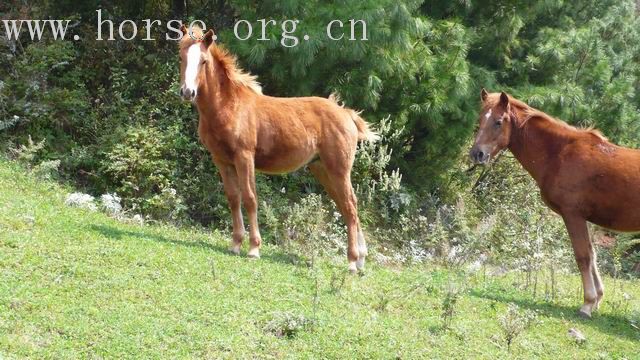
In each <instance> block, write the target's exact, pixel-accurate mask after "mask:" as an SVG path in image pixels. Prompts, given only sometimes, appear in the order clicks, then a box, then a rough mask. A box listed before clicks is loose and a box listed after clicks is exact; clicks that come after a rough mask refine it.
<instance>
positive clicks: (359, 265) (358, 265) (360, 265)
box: [356, 256, 364, 270]
mask: <svg viewBox="0 0 640 360" xmlns="http://www.w3.org/2000/svg"><path fill="white" fill-rule="evenodd" d="M356 268H357V269H358V270H362V269H364V256H361V257H360V258H359V259H358V261H356Z"/></svg>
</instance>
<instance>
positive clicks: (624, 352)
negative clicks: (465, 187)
mask: <svg viewBox="0 0 640 360" xmlns="http://www.w3.org/2000/svg"><path fill="white" fill-rule="evenodd" d="M64 198H65V191H64V189H62V188H60V187H59V186H57V185H53V184H50V183H45V182H40V181H37V180H35V179H34V178H32V177H31V176H28V175H25V172H24V171H23V170H21V169H19V168H18V167H16V166H15V165H13V164H11V163H7V162H3V161H0V358H23V357H31V358H89V357H91V358H178V357H179V358H185V357H186V358H256V357H257V358H339V359H345V358H385V359H390V358H396V357H397V358H404V359H415V358H487V359H493V358H510V357H512V358H532V357H537V358H554V359H558V358H615V359H619V358H628V359H632V358H639V357H640V355H639V352H640V331H639V330H637V329H635V328H634V327H633V326H632V325H631V322H630V319H631V317H632V315H631V314H632V312H633V311H634V310H635V311H639V310H640V304H639V301H638V299H640V283H638V282H637V281H615V282H614V280H612V279H610V278H606V279H605V283H606V286H607V291H608V292H607V297H606V300H605V302H604V305H603V307H602V309H601V310H600V312H598V313H596V314H595V316H594V318H593V319H592V320H583V319H581V318H579V317H578V316H577V315H576V309H577V307H578V305H579V303H580V294H581V291H580V287H579V286H580V285H579V281H578V278H577V277H576V276H573V275H571V276H569V275H566V276H563V279H562V280H561V282H560V284H559V285H558V287H559V296H558V297H557V298H556V299H555V300H553V301H547V300H545V299H544V298H543V295H542V294H541V293H543V292H544V291H543V290H540V289H541V288H542V287H543V285H540V286H539V289H538V294H537V296H535V297H534V296H533V294H532V291H531V290H530V289H529V290H524V289H523V288H522V286H521V285H520V284H521V283H522V281H521V278H522V275H521V274H513V273H510V274H508V275H504V276H489V275H486V274H487V273H490V272H489V271H488V270H486V269H481V270H479V271H477V272H475V273H473V274H468V273H467V274H465V273H463V272H462V271H460V270H458V271H454V270H446V269H442V268H438V267H435V266H432V265H428V266H426V265H423V266H414V267H405V268H385V267H380V266H375V265H373V266H370V267H369V268H368V270H367V272H366V273H365V275H363V276H349V275H347V274H346V262H345V261H343V259H340V261H332V260H329V259H321V260H320V261H318V262H317V264H316V266H315V267H312V268H310V267H308V266H307V265H306V264H305V263H304V262H299V261H295V260H296V258H295V256H293V255H290V254H287V253H285V252H283V251H282V250H281V249H278V248H275V247H270V246H265V248H264V250H263V258H262V259H261V260H259V261H252V260H249V259H247V258H245V257H238V256H232V255H230V254H228V253H227V252H226V250H225V249H226V244H227V239H226V238H225V236H222V235H220V234H217V233H213V234H211V233H210V232H207V231H200V230H184V229H176V228H173V227H169V226H137V225H131V224H124V223H121V222H118V221H116V220H113V219H110V218H109V217H107V216H105V215H103V214H100V213H98V212H90V211H87V210H81V209H75V208H69V207H66V206H65V205H64ZM452 288H456V289H460V291H461V293H460V295H459V297H457V298H456V297H455V296H452V295H450V290H449V289H452ZM625 293H626V295H623V294H625ZM448 294H449V295H448ZM446 299H449V300H453V301H449V302H448V303H450V304H452V305H451V306H450V308H451V309H452V310H453V317H452V321H451V326H450V329H448V330H447V329H444V328H443V320H442V314H443V306H445V305H446V303H447V301H445V300H446ZM456 299H457V301H455V300H456ZM627 299H628V300H627ZM509 303H514V304H516V305H518V306H519V309H520V310H519V313H522V314H524V313H525V312H526V311H528V310H531V311H535V313H536V314H537V318H536V320H535V321H534V322H533V323H532V324H531V326H530V327H529V328H527V329H526V330H524V331H523V332H522V333H521V334H520V335H519V336H518V337H517V338H515V340H514V341H513V343H512V345H511V346H510V348H509V347H508V346H507V341H506V340H505V337H504V334H503V331H502V329H503V326H502V325H501V322H500V318H501V317H502V316H503V314H504V313H505V311H506V309H507V306H508V304H509ZM443 304H445V305H443ZM287 314H288V315H287ZM301 324H302V325H301ZM570 328H576V329H578V330H579V331H581V332H582V333H583V334H584V335H585V337H586V338H587V340H586V342H584V343H582V344H578V343H576V342H575V341H574V340H573V339H572V338H570V337H569V336H568V335H567V331H568V330H569V329H570Z"/></svg>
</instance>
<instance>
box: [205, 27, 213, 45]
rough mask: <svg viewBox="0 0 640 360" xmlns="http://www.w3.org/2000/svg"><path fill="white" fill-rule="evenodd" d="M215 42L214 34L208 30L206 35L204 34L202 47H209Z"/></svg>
mask: <svg viewBox="0 0 640 360" xmlns="http://www.w3.org/2000/svg"><path fill="white" fill-rule="evenodd" d="M215 40H216V34H214V33H213V29H209V31H207V33H206V34H204V39H203V41H204V45H205V46H206V47H209V46H210V45H211V44H213V42H214V41H215Z"/></svg>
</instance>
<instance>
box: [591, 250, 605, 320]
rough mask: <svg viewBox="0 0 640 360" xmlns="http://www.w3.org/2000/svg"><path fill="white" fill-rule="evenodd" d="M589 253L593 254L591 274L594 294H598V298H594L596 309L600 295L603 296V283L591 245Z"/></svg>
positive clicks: (600, 299)
mask: <svg viewBox="0 0 640 360" xmlns="http://www.w3.org/2000/svg"><path fill="white" fill-rule="evenodd" d="M591 253H592V254H593V266H592V268H591V275H592V276H593V283H594V285H595V287H596V294H597V296H598V298H597V299H596V305H595V307H594V310H597V309H598V308H599V307H600V302H601V301H602V297H603V296H604V284H603V283H602V279H601V278H600V272H599V271H598V256H597V254H596V251H595V250H594V248H593V245H592V246H591Z"/></svg>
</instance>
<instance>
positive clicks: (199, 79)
mask: <svg viewBox="0 0 640 360" xmlns="http://www.w3.org/2000/svg"><path fill="white" fill-rule="evenodd" d="M181 30H182V40H180V96H182V98H183V99H184V100H186V101H194V100H195V98H196V96H198V89H200V87H201V86H202V85H203V84H204V83H205V81H206V74H207V72H206V71H205V69H207V68H208V67H209V66H211V62H212V57H211V52H210V51H209V47H210V46H211V45H212V44H213V43H214V41H215V38H216V36H215V34H214V33H213V30H209V31H207V33H205V34H203V32H202V30H200V29H199V28H196V27H192V28H190V29H187V27H185V26H184V25H182V28H181Z"/></svg>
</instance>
